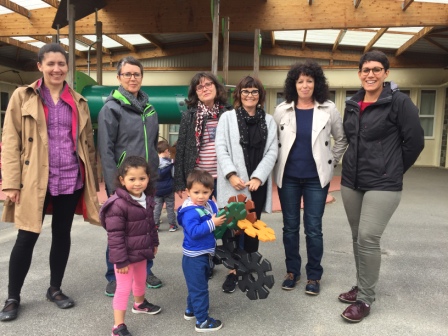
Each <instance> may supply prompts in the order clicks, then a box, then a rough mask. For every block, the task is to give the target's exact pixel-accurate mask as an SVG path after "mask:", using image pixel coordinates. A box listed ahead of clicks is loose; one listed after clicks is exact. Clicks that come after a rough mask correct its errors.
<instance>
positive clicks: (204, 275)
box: [182, 254, 211, 323]
mask: <svg viewBox="0 0 448 336" xmlns="http://www.w3.org/2000/svg"><path fill="white" fill-rule="evenodd" d="M210 264H211V258H210V255H209V254H202V255H200V256H197V257H187V256H185V255H184V256H183V257H182V270H183V272H184V277H185V282H186V283H187V289H188V296H187V309H188V310H189V311H192V312H193V313H194V316H195V317H196V321H197V322H198V323H202V322H204V321H205V320H206V319H207V318H208V308H209V294H208V277H209V274H210Z"/></svg>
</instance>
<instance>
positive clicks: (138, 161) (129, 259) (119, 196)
mask: <svg viewBox="0 0 448 336" xmlns="http://www.w3.org/2000/svg"><path fill="white" fill-rule="evenodd" d="M151 175H152V176H154V175H153V174H152V172H151V168H150V166H149V165H148V163H147V162H146V160H145V159H144V158H142V157H139V156H129V157H127V158H126V159H125V160H124V161H123V163H122V164H121V166H120V167H119V168H118V177H117V189H116V191H115V194H114V195H113V196H112V197H110V198H109V199H108V200H107V201H106V203H104V205H103V207H102V208H101V210H100V220H101V224H102V225H103V227H104V228H105V229H106V230H107V236H108V244H109V259H110V261H111V263H113V264H114V268H115V275H116V278H117V289H116V291H115V296H114V300H113V309H114V326H113V328H112V336H114V335H119V336H132V335H131V334H130V333H129V331H128V330H127V327H126V325H125V324H124V317H125V313H126V307H127V304H128V300H129V294H130V292H131V289H132V293H133V295H134V305H133V306H132V312H133V313H136V314H151V315H154V314H158V313H159V312H160V311H161V310H162V309H161V308H160V307H159V306H156V305H154V304H152V303H149V302H148V301H147V300H146V299H145V288H146V263H147V260H148V259H153V258H154V256H155V255H156V254H157V248H158V246H159V236H158V234H157V228H156V225H155V223H154V205H155V203H154V198H153V196H152V195H153V194H154V185H153V181H152V179H151Z"/></svg>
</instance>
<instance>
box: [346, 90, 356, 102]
mask: <svg viewBox="0 0 448 336" xmlns="http://www.w3.org/2000/svg"><path fill="white" fill-rule="evenodd" d="M356 92H358V90H347V91H345V100H346V101H347V100H349V99H350V98H352V97H353V96H354V95H355V93H356Z"/></svg>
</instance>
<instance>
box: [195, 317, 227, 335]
mask: <svg viewBox="0 0 448 336" xmlns="http://www.w3.org/2000/svg"><path fill="white" fill-rule="evenodd" d="M221 328H222V322H221V321H220V320H215V319H212V318H211V317H209V318H208V319H206V320H205V321H204V322H202V323H198V322H196V327H195V330H196V331H197V332H208V331H215V330H219V329H221Z"/></svg>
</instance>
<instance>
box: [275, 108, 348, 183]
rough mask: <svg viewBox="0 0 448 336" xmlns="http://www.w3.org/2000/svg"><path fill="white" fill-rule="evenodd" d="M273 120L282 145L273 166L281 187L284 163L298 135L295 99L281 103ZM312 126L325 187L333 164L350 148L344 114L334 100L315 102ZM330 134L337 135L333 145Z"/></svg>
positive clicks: (318, 170) (315, 156) (314, 151)
mask: <svg viewBox="0 0 448 336" xmlns="http://www.w3.org/2000/svg"><path fill="white" fill-rule="evenodd" d="M274 120H275V122H276V123H277V134H278V146H279V151H278V159H277V163H276V165H275V168H274V181H275V183H276V184H277V186H278V187H280V188H281V187H282V181H283V173H284V170H285V164H286V161H287V159H288V155H289V151H290V150H291V147H292V145H293V144H294V141H295V139H296V132H297V125H296V112H295V103H294V102H291V103H287V102H283V103H281V104H280V105H278V106H277V108H276V109H275V112H274ZM312 127H313V129H312V132H311V134H312V135H311V136H312V139H311V145H312V152H313V157H314V161H315V162H316V167H317V173H318V174H319V180H320V184H321V186H322V188H323V187H325V186H326V185H327V184H328V183H330V181H331V179H332V178H333V171H334V167H336V165H337V164H338V162H339V160H340V159H341V157H342V154H344V152H345V149H346V148H347V139H346V138H345V134H344V128H343V125H342V118H341V114H340V113H339V111H338V110H337V108H336V106H335V105H334V103H333V102H331V101H329V100H327V101H326V102H324V103H323V104H319V103H318V102H315V103H314V111H313V126H312ZM330 136H333V139H334V145H333V146H331V138H330Z"/></svg>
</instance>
